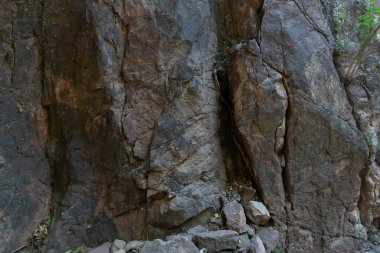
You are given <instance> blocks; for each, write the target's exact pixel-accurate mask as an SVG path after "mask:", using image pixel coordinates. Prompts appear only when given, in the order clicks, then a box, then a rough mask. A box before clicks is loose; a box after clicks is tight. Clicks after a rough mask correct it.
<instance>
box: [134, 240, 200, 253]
mask: <svg viewBox="0 0 380 253" xmlns="http://www.w3.org/2000/svg"><path fill="white" fill-rule="evenodd" d="M153 252H154V253H199V249H198V248H197V247H196V246H195V245H194V243H192V242H191V241H189V240H188V239H185V238H178V239H174V240H172V241H168V242H165V241H163V240H160V239H157V240H154V241H150V242H145V243H144V246H143V247H142V248H141V249H140V253H153Z"/></svg>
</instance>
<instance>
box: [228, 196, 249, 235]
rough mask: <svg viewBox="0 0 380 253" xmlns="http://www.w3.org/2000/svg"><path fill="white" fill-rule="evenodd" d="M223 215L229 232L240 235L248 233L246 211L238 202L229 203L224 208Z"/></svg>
mask: <svg viewBox="0 0 380 253" xmlns="http://www.w3.org/2000/svg"><path fill="white" fill-rule="evenodd" d="M223 214H224V217H225V218H226V226H227V228H228V229H229V230H233V231H236V232H238V233H239V234H241V233H244V232H246V231H247V224H246V218H245V213H244V209H243V207H242V205H240V204H239V203H238V202H237V201H236V200H234V201H232V202H229V203H227V204H226V205H225V206H224V207H223Z"/></svg>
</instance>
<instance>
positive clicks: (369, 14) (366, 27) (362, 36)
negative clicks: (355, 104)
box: [346, 0, 380, 83]
mask: <svg viewBox="0 0 380 253" xmlns="http://www.w3.org/2000/svg"><path fill="white" fill-rule="evenodd" d="M365 3H366V9H365V11H364V13H363V14H362V15H361V16H360V17H359V22H358V24H357V28H358V32H359V36H358V39H359V43H360V47H359V49H358V51H357V52H356V54H355V55H354V57H353V59H352V61H351V64H350V66H349V68H348V70H347V72H346V82H347V83H349V82H351V81H352V78H353V76H354V75H355V73H356V71H357V70H358V68H359V65H360V63H361V62H362V60H363V57H364V53H365V51H366V50H367V48H368V46H369V45H370V43H371V42H372V40H373V39H374V38H376V36H377V33H378V31H379V30H380V20H379V15H380V7H377V6H376V2H375V0H366V1H365Z"/></svg>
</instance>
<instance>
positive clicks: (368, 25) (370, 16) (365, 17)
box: [357, 0, 380, 44]
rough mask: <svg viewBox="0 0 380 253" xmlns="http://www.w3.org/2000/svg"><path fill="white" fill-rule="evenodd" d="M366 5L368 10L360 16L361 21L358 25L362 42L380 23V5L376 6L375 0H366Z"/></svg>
mask: <svg viewBox="0 0 380 253" xmlns="http://www.w3.org/2000/svg"><path fill="white" fill-rule="evenodd" d="M366 5H367V6H366V10H365V12H364V13H363V14H362V15H361V16H360V17H359V23H358V25H357V26H358V31H359V41H360V43H361V44H363V43H365V41H366V40H367V39H368V38H369V37H370V36H371V35H372V33H373V32H374V31H375V29H376V26H377V25H378V24H379V18H378V15H379V14H380V7H377V6H376V2H375V0H366Z"/></svg>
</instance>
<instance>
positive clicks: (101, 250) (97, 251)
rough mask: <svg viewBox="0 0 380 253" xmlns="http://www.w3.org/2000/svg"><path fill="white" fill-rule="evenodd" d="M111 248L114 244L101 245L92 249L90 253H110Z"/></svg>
mask: <svg viewBox="0 0 380 253" xmlns="http://www.w3.org/2000/svg"><path fill="white" fill-rule="evenodd" d="M111 246H112V243H110V242H106V243H103V244H102V245H100V246H99V247H96V248H94V249H91V250H90V252H89V253H109V252H110V248H111Z"/></svg>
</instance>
